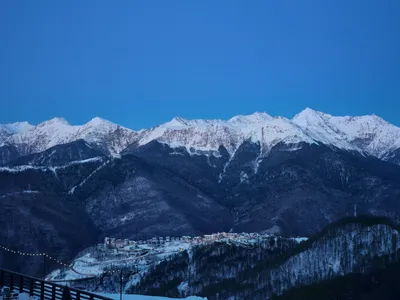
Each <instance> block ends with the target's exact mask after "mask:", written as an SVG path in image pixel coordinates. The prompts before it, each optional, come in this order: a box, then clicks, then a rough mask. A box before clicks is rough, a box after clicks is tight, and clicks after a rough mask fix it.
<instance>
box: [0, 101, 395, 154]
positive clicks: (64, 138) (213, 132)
mask: <svg viewBox="0 0 400 300" xmlns="http://www.w3.org/2000/svg"><path fill="white" fill-rule="evenodd" d="M78 139H84V140H86V141H87V142H89V143H92V144H95V145H97V146H98V147H100V148H101V149H103V150H106V151H108V152H109V153H110V154H119V153H120V152H121V151H122V150H124V149H125V148H126V147H128V146H130V145H134V146H133V147H138V146H142V145H145V144H148V143H149V142H151V141H154V140H158V141H159V142H162V143H166V144H168V145H169V146H171V147H173V148H176V147H184V148H186V149H187V151H188V152H190V153H204V152H212V153H215V151H218V149H219V147H220V146H224V147H225V148H226V149H227V151H228V152H229V153H230V155H233V154H234V153H235V151H236V150H237V149H238V148H239V146H240V145H241V144H242V143H243V142H244V141H252V142H254V143H259V144H260V145H261V149H262V153H264V154H265V153H268V151H269V149H271V148H272V147H273V146H275V145H276V144H278V143H280V142H284V143H287V144H297V143H299V142H306V143H309V144H312V143H323V144H326V145H330V146H334V147H337V148H340V149H345V150H352V151H358V152H363V153H366V154H370V155H373V156H376V157H378V158H381V159H387V158H388V156H389V155H390V153H393V152H394V151H396V150H397V149H399V148H400V128H398V127H396V126H394V125H392V124H390V123H388V122H386V121H385V120H383V119H381V118H379V117H377V116H375V115H369V116H360V117H350V116H345V117H334V116H331V115H329V114H325V113H322V112H318V111H314V110H312V109H309V108H306V109H305V110H303V111H302V112H300V113H299V114H297V115H296V116H295V117H294V118H293V119H291V120H289V119H286V118H282V117H272V116H270V115H268V114H266V113H258V112H257V113H254V114H252V115H247V116H242V115H240V116H235V117H233V118H231V119H229V120H203V119H197V120H187V119H183V118H179V117H177V118H174V119H172V120H171V121H169V122H167V123H164V124H162V125H159V126H156V127H153V128H150V129H143V130H140V131H138V132H136V131H133V130H130V129H127V128H124V127H122V126H119V125H117V124H114V123H111V122H109V121H106V120H103V119H101V118H98V117H96V118H94V119H92V120H91V121H89V122H88V123H86V124H84V125H79V126H73V125H70V124H69V123H68V122H67V121H65V120H64V119H62V118H54V119H51V120H49V121H46V122H43V123H41V124H39V125H37V126H32V125H29V124H28V123H26V122H23V123H15V124H8V125H0V145H1V144H5V143H8V144H13V145H15V146H16V147H17V149H18V151H19V152H20V155H25V154H30V153H36V152H40V151H43V150H46V149H48V148H50V147H52V146H55V145H59V144H64V143H69V142H72V141H75V140H78Z"/></svg>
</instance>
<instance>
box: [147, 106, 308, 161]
mask: <svg viewBox="0 0 400 300" xmlns="http://www.w3.org/2000/svg"><path fill="white" fill-rule="evenodd" d="M153 140H158V141H160V142H164V143H167V144H169V145H170V146H172V147H179V146H182V147H186V148H187V149H188V151H189V152H194V151H195V150H201V151H216V150H218V148H219V147H220V146H224V147H225V148H226V149H227V150H228V152H229V153H230V154H233V153H234V152H235V151H236V150H237V148H238V147H239V146H240V145H241V144H242V143H243V142H244V141H246V140H251V141H252V142H255V143H260V145H261V146H262V148H263V150H264V152H266V151H267V150H268V149H270V148H271V147H273V146H274V145H276V144H277V143H279V142H281V141H284V142H287V143H298V142H308V143H314V142H315V141H314V140H313V139H311V138H310V137H309V136H307V135H306V134H305V133H304V131H303V130H302V129H301V128H300V127H299V126H297V125H296V124H294V123H292V122H291V121H290V120H288V119H286V118H282V117H271V116H270V115H268V114H266V113H254V114H252V115H248V116H236V117H233V118H231V119H229V120H227V121H224V120H185V119H182V118H174V119H172V120H171V121H170V122H167V123H165V124H162V125H160V126H157V127H154V128H152V129H150V130H148V131H145V132H143V133H142V135H141V138H140V140H139V145H145V144H147V143H149V142H150V141H153ZM191 149H192V150H191Z"/></svg>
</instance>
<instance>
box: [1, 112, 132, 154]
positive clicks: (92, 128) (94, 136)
mask: <svg viewBox="0 0 400 300" xmlns="http://www.w3.org/2000/svg"><path fill="white" fill-rule="evenodd" d="M136 136H137V133H136V132H135V131H133V130H130V129H127V128H124V127H122V126H119V125H117V124H114V123H111V122H109V121H106V120H103V119H101V118H94V119H92V120H91V121H89V122H88V123H86V124H84V125H78V126H76V125H75V126H74V125H70V124H69V123H68V122H67V121H66V120H64V119H63V118H53V119H51V120H49V121H45V122H42V123H40V124H39V125H37V126H34V127H31V128H29V129H28V130H25V131H21V132H16V133H14V134H12V135H10V136H8V137H7V138H5V139H3V143H11V144H14V145H16V146H17V149H18V151H19V153H20V154H21V155H26V154H31V153H37V152H41V151H44V150H46V149H48V148H50V147H53V146H56V145H59V144H65V143H69V142H72V141H76V140H79V139H84V140H86V141H87V142H89V143H93V144H95V145H97V146H99V147H100V148H102V149H103V150H107V151H109V152H110V154H118V153H119V152H120V151H121V150H123V149H124V148H126V147H127V146H128V145H130V144H131V143H133V142H134V140H135V138H136Z"/></svg>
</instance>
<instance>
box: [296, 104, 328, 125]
mask: <svg viewBox="0 0 400 300" xmlns="http://www.w3.org/2000/svg"><path fill="white" fill-rule="evenodd" d="M324 116H328V115H327V114H324V113H323V112H320V111H316V110H314V109H311V108H309V107H306V108H305V109H303V110H302V111H301V112H299V113H298V114H297V115H295V116H294V117H293V119H292V121H293V122H294V123H296V124H297V125H300V126H302V125H307V124H309V123H310V122H311V123H312V122H313V121H316V120H320V119H321V118H322V117H324Z"/></svg>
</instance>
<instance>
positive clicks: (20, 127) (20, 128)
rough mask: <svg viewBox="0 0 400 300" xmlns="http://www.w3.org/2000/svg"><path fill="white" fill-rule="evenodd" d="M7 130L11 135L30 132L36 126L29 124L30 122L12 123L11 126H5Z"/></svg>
mask: <svg viewBox="0 0 400 300" xmlns="http://www.w3.org/2000/svg"><path fill="white" fill-rule="evenodd" d="M3 127H4V128H6V130H8V131H9V132H10V133H12V134H14V133H21V132H25V131H28V130H29V129H32V128H33V127H34V126H33V125H31V124H29V123H28V122H26V121H24V122H15V123H10V124H5V125H3Z"/></svg>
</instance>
